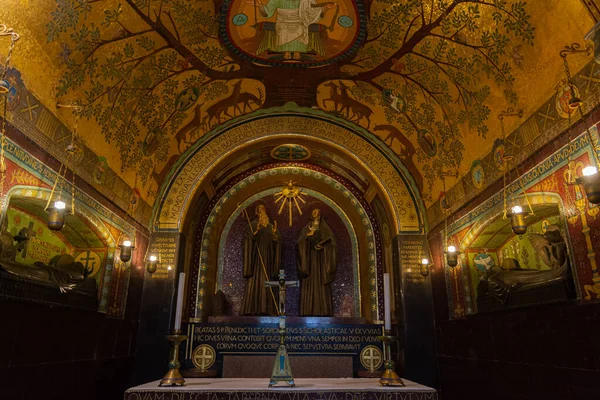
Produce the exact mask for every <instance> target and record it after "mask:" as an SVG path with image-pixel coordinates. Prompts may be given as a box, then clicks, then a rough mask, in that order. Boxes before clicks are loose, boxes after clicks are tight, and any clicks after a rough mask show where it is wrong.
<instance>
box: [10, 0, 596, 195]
mask: <svg viewBox="0 0 600 400" xmlns="http://www.w3.org/2000/svg"><path fill="white" fill-rule="evenodd" d="M263 3H264V4H263ZM282 10H283V11H282ZM290 10H291V11H290ZM294 12H297V14H294V15H296V16H298V15H300V19H301V20H302V21H303V22H302V23H301V24H300V25H298V23H296V25H294V24H293V23H292V24H291V25H290V23H289V21H287V22H286V21H285V18H288V19H289V18H296V17H294V16H292V17H290V15H291V14H290V13H292V14H293V13H294ZM286 13H287V14H286ZM280 14H281V16H282V17H281V18H282V19H281V20H279V21H278V19H277V18H280V17H279V15H280ZM286 15H287V17H286ZM0 23H5V24H7V25H8V26H10V27H12V28H14V29H15V31H17V32H18V33H20V34H21V39H20V40H19V42H18V43H17V46H16V49H15V53H14V56H13V59H12V61H11V63H12V66H13V67H14V68H15V69H16V70H17V71H18V72H19V73H20V77H21V79H22V81H23V84H24V85H25V87H27V89H28V90H29V92H30V93H31V94H32V95H33V96H35V97H36V98H37V99H39V101H40V102H41V103H43V104H44V105H45V106H46V107H48V108H49V109H50V110H51V111H52V112H53V113H54V114H55V115H56V116H57V117H58V118H59V119H60V120H61V121H62V122H64V123H65V124H66V125H67V126H68V127H70V129H74V126H75V118H74V116H73V115H71V113H70V112H69V111H68V110H63V109H60V110H58V109H56V108H55V104H56V103H57V101H59V102H67V101H76V102H77V103H78V104H80V105H82V106H83V111H82V116H81V120H80V122H79V128H78V134H79V135H80V136H81V140H82V142H83V143H84V144H85V145H86V146H87V147H88V148H89V149H90V150H91V151H93V152H94V153H95V154H97V155H98V156H100V157H104V160H105V162H106V164H107V166H109V167H110V168H111V169H112V170H114V171H117V174H119V176H120V177H121V178H123V179H124V180H125V182H127V183H128V184H129V185H130V186H131V187H134V186H136V187H137V188H139V189H140V192H141V196H142V197H143V198H144V199H145V200H146V201H148V202H149V203H150V204H152V203H153V201H154V197H155V195H156V192H157V190H158V189H159V187H160V185H161V184H162V183H163V182H162V179H164V177H165V176H166V173H164V171H168V169H169V168H170V166H171V165H172V164H173V162H174V161H175V160H177V159H178V158H179V156H180V155H181V154H183V153H184V152H185V150H186V149H187V148H189V147H190V146H191V145H192V144H194V143H195V142H196V141H199V140H200V141H201V140H202V138H203V136H204V135H205V134H206V133H207V132H208V131H210V130H212V129H215V128H216V127H217V126H219V125H220V124H222V123H224V122H226V121H227V120H230V119H232V118H240V117H242V116H243V115H247V114H250V113H253V112H256V111H257V110H259V109H261V110H265V109H268V108H269V107H279V106H282V105H284V104H285V103H287V102H291V101H293V102H295V103H296V105H297V107H298V110H303V109H304V110H306V112H307V113H309V112H310V111H311V110H314V109H320V110H322V111H325V112H328V113H330V114H332V115H334V116H336V117H341V118H344V119H347V120H350V121H353V122H354V123H356V124H357V125H360V126H361V127H362V128H364V129H365V134H368V133H367V131H370V132H371V133H373V134H374V135H376V136H378V137H379V138H380V139H381V140H382V141H384V142H385V143H386V145H388V146H390V147H391V149H392V150H393V151H394V152H395V153H397V154H398V156H399V157H400V158H401V159H402V160H403V161H404V162H405V163H406V164H407V167H409V168H408V169H409V170H410V171H412V172H414V174H415V175H421V177H420V179H419V177H416V178H417V179H415V181H422V182H423V189H422V193H423V196H424V198H425V199H426V202H427V203H428V204H431V202H432V201H435V200H436V199H437V197H438V194H439V192H440V191H441V190H442V184H441V178H440V177H441V175H442V173H443V172H444V171H446V172H448V171H451V172H453V171H458V173H459V174H460V175H464V174H466V173H468V172H469V171H470V170H471V166H472V164H473V162H474V161H475V160H477V159H479V158H482V157H483V156H484V155H485V154H487V153H488V152H490V150H491V149H492V147H493V145H494V141H495V140H496V139H498V138H500V137H501V136H502V133H501V129H500V125H499V123H498V119H497V116H498V114H499V113H500V112H501V111H503V110H506V109H507V108H509V107H512V108H514V109H517V110H518V109H522V110H523V112H524V116H523V118H516V117H515V118H507V119H505V126H506V132H507V133H509V132H510V131H512V130H514V129H515V128H516V127H517V126H518V125H519V124H520V123H522V122H523V121H525V120H526V118H527V117H528V116H530V115H531V114H532V113H534V112H535V111H537V109H538V108H539V107H540V106H541V105H542V104H544V102H546V101H547V100H548V99H549V98H550V97H552V96H553V95H554V94H555V93H556V90H557V89H556V87H557V84H559V83H560V81H561V80H562V79H563V78H564V71H563V64H562V60H561V59H560V57H559V56H558V52H559V50H560V49H561V48H562V47H563V46H565V45H566V44H570V43H573V42H583V36H584V35H585V33H586V32H587V31H589V29H590V28H591V27H592V26H593V24H594V21H593V19H592V18H591V16H590V15H589V14H588V12H587V10H586V8H585V6H584V4H583V2H582V1H581V0H568V1H564V0H549V1H543V2H542V1H536V2H533V1H532V2H529V3H525V2H522V1H516V0H506V1H504V0H488V1H461V0H454V1H450V0H448V1H426V0H425V1H414V0H413V1H410V0H409V1H397V2H396V1H389V0H380V1H365V2H356V1H350V0H335V1H324V2H317V1H314V0H313V1H309V0H306V1H305V0H271V1H270V2H269V3H267V2H266V0H247V1H243V0H226V1H221V0H213V1H200V0H197V1H184V0H170V1H161V0H56V1H50V0H44V1H38V0H35V1H34V0H5V1H4V2H3V7H2V8H1V9H0ZM286 24H287V25H286ZM284 28H285V29H284ZM0 46H1V47H0V49H1V50H0V52H1V53H4V49H7V48H8V41H6V42H0ZM570 61H571V64H572V68H573V70H574V71H578V70H579V69H580V68H581V67H582V66H583V65H585V64H586V63H587V62H589V61H590V58H589V57H586V56H585V55H577V56H574V57H572V58H571V59H570ZM19 100H20V101H21V102H23V101H26V99H25V98H20V99H19ZM19 107H20V106H16V107H15V110H16V111H18V110H19ZM16 111H15V112H16ZM31 119H32V120H33V117H32V118H31ZM161 172H162V173H161ZM455 182H456V181H455V180H454V178H450V179H449V180H448V182H447V185H448V187H450V186H451V185H452V184H453V183H455Z"/></svg>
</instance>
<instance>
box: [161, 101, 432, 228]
mask: <svg viewBox="0 0 600 400" xmlns="http://www.w3.org/2000/svg"><path fill="white" fill-rule="evenodd" d="M296 109H297V108H296ZM267 114H268V115H267ZM277 138H282V139H286V140H292V139H293V140H294V141H299V140H308V141H316V142H320V143H322V144H325V145H329V146H332V147H335V148H336V149H337V150H338V151H340V152H342V153H344V154H346V155H347V156H348V158H350V159H351V160H352V161H353V162H355V163H358V164H360V165H361V166H363V167H364V168H365V170H366V171H368V172H369V173H370V174H371V180H372V181H373V183H375V184H376V185H377V186H378V188H379V189H380V191H381V192H382V193H383V194H384V196H383V197H384V198H385V201H386V203H387V205H388V208H389V210H391V211H392V213H393V216H392V218H390V219H391V220H392V221H393V224H394V226H393V229H394V232H396V233H400V232H402V233H422V232H424V231H426V230H427V221H426V219H425V218H424V217H423V216H424V215H425V211H424V210H425V208H424V204H423V200H422V198H421V196H420V192H419V189H418V187H417V185H416V184H415V181H414V179H413V177H412V176H411V175H410V173H409V172H408V170H407V169H406V167H405V166H404V165H403V163H402V162H401V160H400V159H399V158H398V156H397V155H396V154H395V153H394V152H393V151H391V150H390V149H389V147H388V146H387V145H385V144H384V143H383V142H382V141H381V140H380V139H379V138H377V137H376V136H375V135H373V134H371V133H369V132H368V131H366V130H365V129H363V128H360V127H359V126H357V125H355V124H353V123H349V122H347V121H343V120H341V119H337V118H334V117H331V116H329V115H327V114H325V113H323V112H318V111H310V110H306V112H302V113H299V112H297V111H296V112H295V111H292V109H291V108H281V109H269V110H262V111H258V112H257V113H255V114H254V115H253V116H252V117H249V118H240V119H237V120H232V121H228V122H227V123H224V124H223V125H222V126H220V127H219V128H217V129H215V130H213V131H212V132H211V133H210V134H207V135H205V136H204V137H203V138H201V139H200V140H199V141H198V142H196V144H195V145H194V146H192V147H191V148H190V149H189V150H188V151H186V152H185V154H184V155H183V156H182V157H180V158H179V159H178V160H177V162H176V163H175V165H174V166H173V167H172V168H171V171H170V172H169V174H168V175H167V178H166V180H165V182H164V183H163V185H162V186H161V189H160V191H159V193H158V198H159V199H160V201H157V202H156V205H155V208H154V210H153V216H152V219H151V220H152V221H153V224H152V225H153V226H154V229H155V230H156V231H179V230H180V229H181V227H182V224H183V221H184V218H185V215H186V214H187V211H188V208H189V206H190V202H191V199H192V198H193V196H194V194H195V192H196V191H197V189H198V187H199V186H200V184H201V182H202V181H203V180H204V178H205V177H206V176H207V175H208V173H209V172H210V171H211V168H212V167H213V166H214V165H217V164H219V162H221V161H222V160H223V159H225V158H226V157H227V156H230V155H232V154H234V153H235V152H237V151H243V149H244V148H245V147H246V146H248V145H249V144H254V143H258V142H260V141H264V140H270V139H277Z"/></svg>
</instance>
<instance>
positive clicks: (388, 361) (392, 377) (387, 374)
mask: <svg viewBox="0 0 600 400" xmlns="http://www.w3.org/2000/svg"><path fill="white" fill-rule="evenodd" d="M379 340H381V341H382V342H383V358H384V360H385V363H384V364H383V365H384V367H385V371H384V372H383V375H381V379H379V384H380V385H381V386H404V382H403V381H402V379H401V378H400V377H399V376H398V374H397V373H396V371H395V368H396V363H395V362H394V360H392V350H391V345H392V342H393V341H394V340H396V336H392V331H391V330H385V331H384V334H383V336H379Z"/></svg>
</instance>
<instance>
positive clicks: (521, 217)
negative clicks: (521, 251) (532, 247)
mask: <svg viewBox="0 0 600 400" xmlns="http://www.w3.org/2000/svg"><path fill="white" fill-rule="evenodd" d="M510 226H511V228H512V231H513V232H514V233H515V235H519V236H520V235H523V234H524V233H525V232H527V222H525V212H523V207H521V206H514V207H513V208H512V209H511V213H510Z"/></svg>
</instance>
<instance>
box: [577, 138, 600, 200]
mask: <svg viewBox="0 0 600 400" xmlns="http://www.w3.org/2000/svg"><path fill="white" fill-rule="evenodd" d="M594 151H595V149H594ZM582 172H583V176H581V177H579V178H577V179H576V180H575V182H576V183H578V184H580V185H581V186H583V190H584V191H585V195H586V196H587V199H588V201H589V202H590V203H592V204H600V174H598V168H596V167H593V166H588V167H585V168H584V169H583V170H582Z"/></svg>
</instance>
